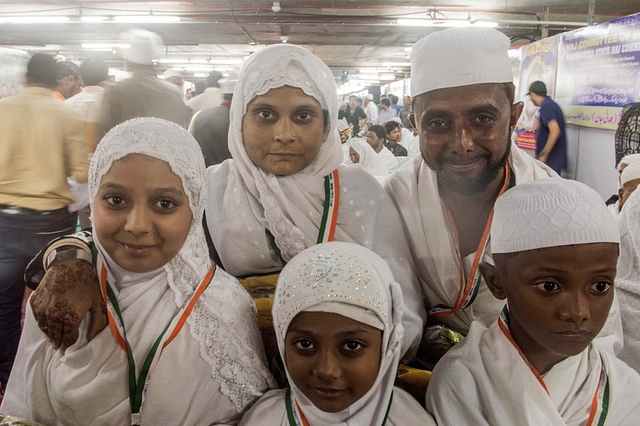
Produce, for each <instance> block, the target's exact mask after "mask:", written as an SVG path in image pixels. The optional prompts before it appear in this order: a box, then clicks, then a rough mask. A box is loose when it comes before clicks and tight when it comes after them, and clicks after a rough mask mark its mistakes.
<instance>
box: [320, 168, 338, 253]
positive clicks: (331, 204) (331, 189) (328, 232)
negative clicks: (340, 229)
mask: <svg viewBox="0 0 640 426" xmlns="http://www.w3.org/2000/svg"><path fill="white" fill-rule="evenodd" d="M339 206H340V177H339V175H338V169H336V170H334V171H333V172H331V173H330V174H328V175H326V176H325V177H324V211H323V212H322V221H321V222H320V230H319V231H318V241H317V244H322V243H328V242H330V241H333V237H334V235H335V233H336V224H337V223H338V208H339Z"/></svg>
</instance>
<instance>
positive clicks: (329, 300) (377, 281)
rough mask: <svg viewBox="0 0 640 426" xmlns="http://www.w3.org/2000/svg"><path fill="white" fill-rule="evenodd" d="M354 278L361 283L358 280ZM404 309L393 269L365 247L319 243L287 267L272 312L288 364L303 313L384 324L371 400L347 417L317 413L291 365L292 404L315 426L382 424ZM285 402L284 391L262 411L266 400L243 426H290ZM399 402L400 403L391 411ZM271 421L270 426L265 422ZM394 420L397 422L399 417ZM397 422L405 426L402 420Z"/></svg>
mask: <svg viewBox="0 0 640 426" xmlns="http://www.w3.org/2000/svg"><path fill="white" fill-rule="evenodd" d="M353 276H357V277H358V279H355V280H354V279H352V277H353ZM402 306H403V303H402V290H401V288H400V285H399V284H398V283H397V282H396V281H395V280H394V278H393V275H392V273H391V270H390V269H389V267H388V265H387V264H386V263H385V261H384V260H383V259H382V258H380V256H378V255H376V254H375V253H373V252H372V251H370V250H368V249H366V248H364V247H362V246H359V245H356V244H349V243H336V242H334V243H326V244H319V245H316V246H313V247H310V248H308V249H306V250H304V251H303V252H302V253H300V254H299V255H297V256H296V257H295V258H293V259H292V260H291V261H290V262H289V263H288V264H287V267H286V269H285V270H283V272H282V273H281V274H280V277H279V279H278V285H277V289H276V294H275V299H274V303H273V312H272V314H273V327H274V329H275V331H276V339H277V341H278V349H279V351H280V356H281V357H282V359H286V356H285V339H286V335H287V331H288V329H289V325H290V324H291V322H292V320H293V319H294V318H295V317H296V315H298V314H299V313H301V312H330V313H339V314H342V315H343V316H347V317H348V318H351V319H353V320H356V321H360V322H370V321H371V320H370V319H369V318H367V319H365V321H362V317H363V316H366V315H368V316H371V317H374V318H375V320H376V322H377V323H381V324H382V325H383V329H382V330H383V331H382V347H381V358H380V367H379V370H378V375H377V377H376V380H375V382H374V384H373V386H372V387H371V389H369V391H368V392H367V393H366V394H365V395H363V396H362V397H361V398H360V399H359V400H357V401H356V402H354V403H353V404H352V405H350V406H349V407H348V408H346V409H345V410H343V411H341V412H338V413H328V412H324V411H322V410H320V409H319V408H317V407H316V406H315V405H314V404H313V403H312V402H311V401H310V400H309V399H308V398H307V397H306V396H305V395H304V394H303V393H302V391H300V389H298V387H297V386H296V385H295V383H294V381H293V379H292V378H291V376H290V375H289V371H288V369H287V366H286V363H285V371H286V373H287V378H288V379H289V384H290V386H291V388H290V390H291V399H292V401H293V403H292V405H294V404H297V405H298V406H299V407H300V410H301V411H302V414H303V415H304V416H305V417H306V419H307V420H308V422H309V424H310V425H343V426H355V425H371V426H380V425H382V423H383V421H384V419H385V416H386V412H387V408H388V406H389V401H390V398H391V394H392V392H394V387H393V383H394V380H395V375H396V369H397V366H398V361H399V359H400V342H401V340H402V335H403V334H404V328H403V326H402ZM350 312H353V313H354V315H351V314H349V313H350ZM398 394H400V392H398ZM407 397H408V395H401V397H400V400H401V401H403V402H405V403H406V402H407V400H408V398H411V397H408V398H407ZM283 400H284V394H283V393H282V391H281V392H278V393H276V394H274V395H273V396H271V397H270V398H269V399H267V400H265V403H264V404H265V405H264V406H263V407H262V408H261V405H262V404H263V403H262V400H261V401H260V402H258V404H257V405H256V407H255V409H254V410H252V411H251V412H250V413H249V414H248V416H247V418H245V419H243V424H247V425H250V424H254V425H258V424H260V425H266V424H271V425H273V426H279V425H281V424H282V425H286V424H287V415H286V409H285V406H284V404H283V403H282V401H283ZM395 403H396V401H395V398H394V400H393V402H392V404H391V407H393V406H394V405H395ZM406 408H410V407H406ZM252 413H253V414H252ZM267 416H268V417H269V420H271V422H270V423H265V422H264V418H265V417H267ZM401 416H403V417H404V418H412V417H413V418H418V419H420V420H423V419H425V420H430V419H429V416H428V415H427V414H426V413H425V412H424V410H423V409H422V408H421V407H418V408H417V411H414V412H413V413H406V412H403V413H402V414H401ZM251 419H253V420H251ZM389 420H390V421H392V422H393V421H394V419H393V418H390V419H389ZM396 422H397V423H396V424H402V423H399V422H398V420H396ZM431 423H432V422H431ZM392 424H393V423H392ZM404 424H424V423H423V422H422V421H420V422H418V423H404ZM427 424H428V423H427Z"/></svg>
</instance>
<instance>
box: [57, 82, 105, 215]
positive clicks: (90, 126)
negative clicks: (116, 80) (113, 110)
mask: <svg viewBox="0 0 640 426" xmlns="http://www.w3.org/2000/svg"><path fill="white" fill-rule="evenodd" d="M103 96H104V88H103V87H100V86H86V87H84V88H83V89H82V92H80V93H78V94H77V95H75V96H72V97H70V98H69V99H67V100H66V101H64V103H65V104H66V105H69V106H70V107H71V108H72V109H73V110H74V111H76V112H77V113H78V114H79V115H80V117H82V119H83V120H84V122H85V128H86V131H87V132H97V126H98V123H99V122H100V113H101V111H102V109H101V108H102V98H103ZM96 142H97V141H96ZM93 149H94V147H93V146H91V147H89V146H88V147H87V151H92V150H93ZM67 181H68V182H69V185H70V186H71V189H72V190H73V195H75V197H76V199H75V202H73V203H72V204H69V205H68V206H67V208H68V209H69V211H70V212H75V211H78V210H80V209H83V208H85V207H87V206H88V205H89V184H86V183H78V182H76V180H75V179H74V178H68V179H67Z"/></svg>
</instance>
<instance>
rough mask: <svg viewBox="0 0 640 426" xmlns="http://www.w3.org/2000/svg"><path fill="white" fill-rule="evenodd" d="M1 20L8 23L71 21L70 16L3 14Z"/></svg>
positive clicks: (56, 22)
mask: <svg viewBox="0 0 640 426" xmlns="http://www.w3.org/2000/svg"><path fill="white" fill-rule="evenodd" d="M0 22H5V23H8V24H58V23H64V22H69V17H68V16H3V17H0Z"/></svg>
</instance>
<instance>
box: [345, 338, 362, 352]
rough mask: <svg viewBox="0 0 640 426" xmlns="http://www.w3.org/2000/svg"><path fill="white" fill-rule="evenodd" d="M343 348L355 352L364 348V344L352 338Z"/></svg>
mask: <svg viewBox="0 0 640 426" xmlns="http://www.w3.org/2000/svg"><path fill="white" fill-rule="evenodd" d="M342 348H343V349H345V350H347V351H350V352H355V351H359V350H361V349H363V348H364V345H363V344H362V343H360V342H356V341H355V340H351V341H349V342H347V343H345V344H344V346H342Z"/></svg>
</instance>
